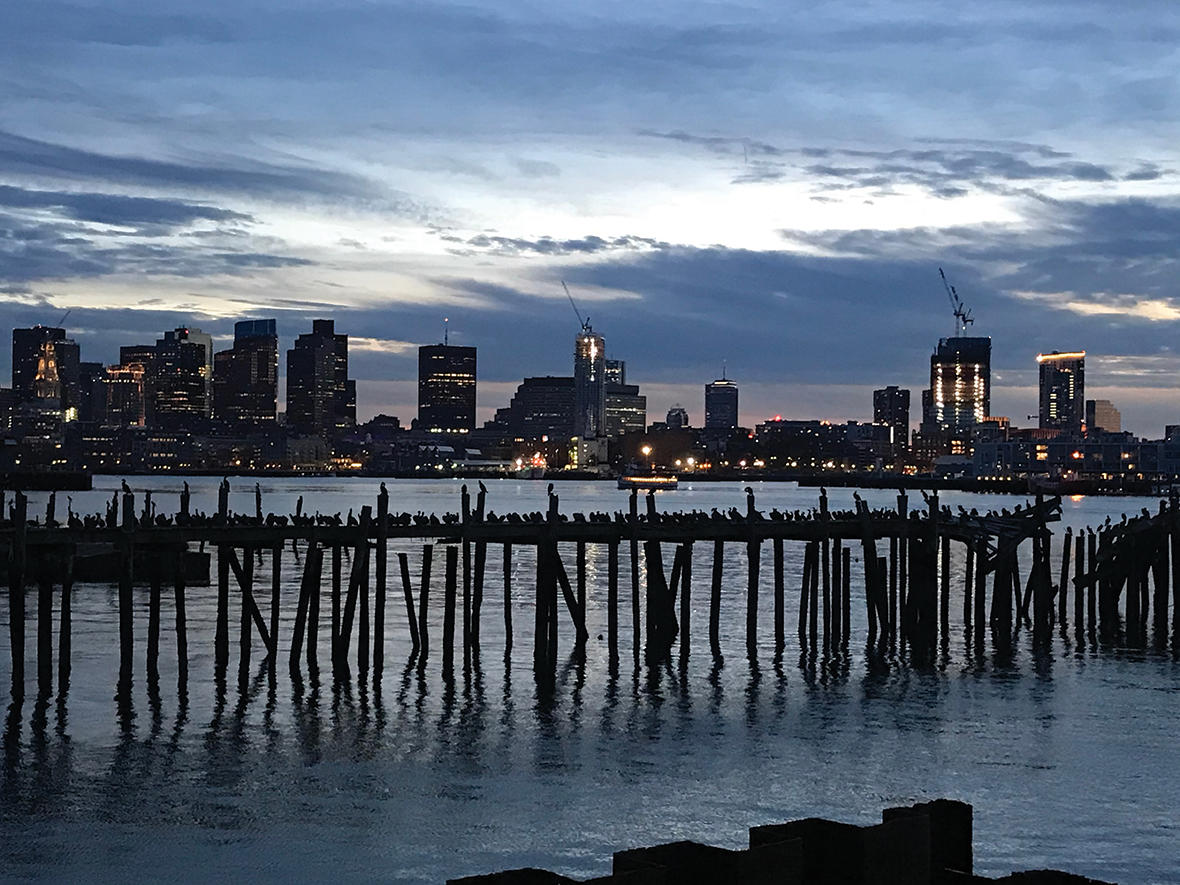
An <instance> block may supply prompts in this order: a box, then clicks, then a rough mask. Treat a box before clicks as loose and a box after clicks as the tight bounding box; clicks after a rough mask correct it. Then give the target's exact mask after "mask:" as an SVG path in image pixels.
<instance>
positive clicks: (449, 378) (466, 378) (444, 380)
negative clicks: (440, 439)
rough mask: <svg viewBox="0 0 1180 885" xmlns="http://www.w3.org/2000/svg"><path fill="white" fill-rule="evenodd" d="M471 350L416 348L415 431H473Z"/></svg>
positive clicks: (450, 346)
mask: <svg viewBox="0 0 1180 885" xmlns="http://www.w3.org/2000/svg"><path fill="white" fill-rule="evenodd" d="M475 383H476V362H475V348H474V347H460V346H458V345H454V344H427V345H423V346H422V347H419V348H418V429H419V430H424V431H426V432H427V433H470V432H471V431H472V430H474V429H475Z"/></svg>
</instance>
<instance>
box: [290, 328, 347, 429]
mask: <svg viewBox="0 0 1180 885" xmlns="http://www.w3.org/2000/svg"><path fill="white" fill-rule="evenodd" d="M355 425H356V382H355V381H352V380H351V379H349V377H348V336H347V335H343V334H337V333H336V324H335V323H334V322H333V321H332V320H313V321H312V324H311V332H309V333H304V334H302V335H300V336H299V337H298V338H297V339H296V340H295V346H294V347H293V348H291V349H290V350H288V351H287V427H289V428H290V429H291V430H293V431H294V432H296V433H299V434H307V435H315V436H331V435H333V434H335V433H337V432H340V431H344V430H348V429H350V428H352V427H353V426H355Z"/></svg>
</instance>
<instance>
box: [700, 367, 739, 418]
mask: <svg viewBox="0 0 1180 885" xmlns="http://www.w3.org/2000/svg"><path fill="white" fill-rule="evenodd" d="M737 426H738V386H737V384H735V383H734V382H733V381H731V380H730V379H729V378H724V377H722V378H718V379H717V380H716V381H713V382H712V383H711V384H706V385H705V429H706V430H732V429H734V428H735V427H737Z"/></svg>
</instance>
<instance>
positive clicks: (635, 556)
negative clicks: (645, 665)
mask: <svg viewBox="0 0 1180 885" xmlns="http://www.w3.org/2000/svg"><path fill="white" fill-rule="evenodd" d="M627 506H628V508H629V511H628V514H627V517H628V521H629V523H630V526H631V538H630V541H631V550H630V553H631V654H632V657H633V658H634V660H635V663H636V664H638V663H639V648H640V642H639V538H638V536H637V534H636V531H637V529H638V528H639V498H638V493H637V492H636V490H635V489H631V494H630V495H629V496H628V498H627Z"/></svg>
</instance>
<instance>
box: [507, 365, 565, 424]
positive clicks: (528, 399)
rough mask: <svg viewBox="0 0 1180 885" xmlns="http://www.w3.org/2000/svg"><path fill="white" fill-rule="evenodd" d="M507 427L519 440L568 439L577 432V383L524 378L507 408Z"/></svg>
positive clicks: (563, 379) (553, 377)
mask: <svg viewBox="0 0 1180 885" xmlns="http://www.w3.org/2000/svg"><path fill="white" fill-rule="evenodd" d="M507 424H508V430H509V432H510V433H511V434H512V435H513V436H514V437H516V438H518V439H541V438H542V437H549V438H551V439H555V440H557V439H569V438H570V437H571V436H572V435H573V428H574V379H573V378H571V377H570V376H568V375H565V376H553V375H545V376H541V377H536V378H525V379H524V381H523V382H522V383H521V384H520V386H519V387H517V388H516V393H515V394H514V395H513V397H512V401H511V402H510V403H509V404H508V416H507Z"/></svg>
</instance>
